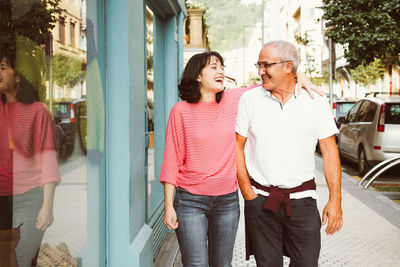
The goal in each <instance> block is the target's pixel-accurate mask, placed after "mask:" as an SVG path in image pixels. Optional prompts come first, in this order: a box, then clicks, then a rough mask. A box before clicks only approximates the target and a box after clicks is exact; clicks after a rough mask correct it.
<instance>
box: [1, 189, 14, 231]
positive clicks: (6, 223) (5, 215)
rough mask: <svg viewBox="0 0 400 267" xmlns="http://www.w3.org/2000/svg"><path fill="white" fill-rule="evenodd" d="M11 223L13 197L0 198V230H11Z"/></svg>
mask: <svg viewBox="0 0 400 267" xmlns="http://www.w3.org/2000/svg"><path fill="white" fill-rule="evenodd" d="M12 221H13V197H12V196H0V230H4V229H11V228H12Z"/></svg>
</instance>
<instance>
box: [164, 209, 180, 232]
mask: <svg viewBox="0 0 400 267" xmlns="http://www.w3.org/2000/svg"><path fill="white" fill-rule="evenodd" d="M163 221H164V224H165V226H167V227H168V229H169V230H171V231H173V230H175V229H177V228H178V220H177V217H176V212H175V209H174V207H172V206H171V207H168V208H166V209H165V211H164V220H163Z"/></svg>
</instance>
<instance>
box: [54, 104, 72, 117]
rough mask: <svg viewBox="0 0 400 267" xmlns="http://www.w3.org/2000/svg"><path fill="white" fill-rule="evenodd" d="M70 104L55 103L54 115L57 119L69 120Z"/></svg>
mask: <svg viewBox="0 0 400 267" xmlns="http://www.w3.org/2000/svg"><path fill="white" fill-rule="evenodd" d="M69 106H70V104H68V103H55V104H54V106H53V114H54V117H55V118H69Z"/></svg>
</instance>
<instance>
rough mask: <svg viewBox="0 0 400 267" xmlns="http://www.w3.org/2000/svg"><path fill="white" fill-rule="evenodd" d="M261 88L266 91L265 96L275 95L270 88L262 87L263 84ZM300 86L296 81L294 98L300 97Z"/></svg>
mask: <svg viewBox="0 0 400 267" xmlns="http://www.w3.org/2000/svg"><path fill="white" fill-rule="evenodd" d="M260 88H261V90H262V91H263V93H264V95H265V96H269V97H273V95H272V93H271V91H270V90H268V89H265V88H264V87H262V85H261V86H260ZM299 90H300V89H299V87H298V86H297V83H296V86H295V88H294V95H293V96H294V98H298V97H299Z"/></svg>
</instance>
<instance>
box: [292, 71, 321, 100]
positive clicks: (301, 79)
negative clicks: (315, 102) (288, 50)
mask: <svg viewBox="0 0 400 267" xmlns="http://www.w3.org/2000/svg"><path fill="white" fill-rule="evenodd" d="M296 77H297V84H298V86H299V87H298V88H299V94H301V91H302V90H300V89H301V88H304V89H305V90H306V91H307V93H308V94H309V95H310V96H311V98H314V97H313V94H312V91H315V92H317V93H318V94H319V95H321V96H323V95H325V92H324V91H322V89H321V88H320V87H319V86H316V85H315V84H313V83H312V82H311V81H310V79H308V77H307V76H306V75H305V74H304V73H302V72H297V74H296Z"/></svg>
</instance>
